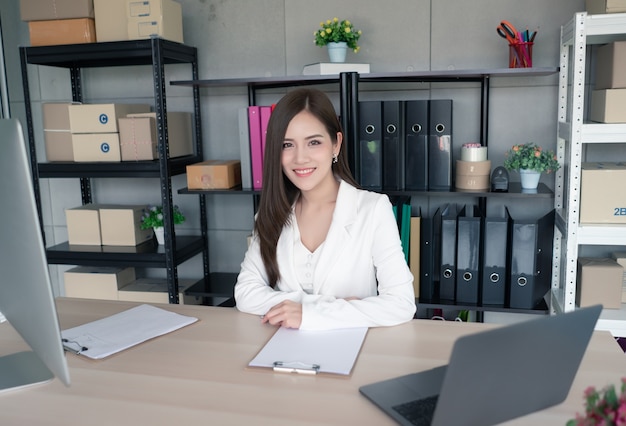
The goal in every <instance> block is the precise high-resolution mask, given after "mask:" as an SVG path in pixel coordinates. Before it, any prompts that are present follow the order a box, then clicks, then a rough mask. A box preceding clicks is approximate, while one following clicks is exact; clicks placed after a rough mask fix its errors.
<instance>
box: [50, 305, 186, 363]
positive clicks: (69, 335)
mask: <svg viewBox="0 0 626 426" xmlns="http://www.w3.org/2000/svg"><path fill="white" fill-rule="evenodd" d="M196 321H198V319H197V318H194V317H188V316H185V315H180V314H177V313H174V312H170V311H166V310H165V309H161V308H157V307H155V306H151V305H146V304H144V305H139V306H135V307H134V308H131V309H128V310H126V311H122V312H120V313H118V314H115V315H111V316H108V317H106V318H102V319H99V320H96V321H92V322H89V323H87V324H83V325H79V326H78V327H74V328H70V329H67V330H63V331H62V332H61V337H62V339H61V340H62V343H63V347H64V348H65V350H66V351H68V352H72V353H74V354H76V355H82V356H86V357H88V358H91V359H102V358H106V357H108V356H110V355H113V354H115V353H118V352H121V351H123V350H125V349H128V348H131V347H133V346H135V345H138V344H140V343H143V342H145V341H147V340H150V339H154V338H155V337H159V336H162V335H164V334H168V333H171V332H173V331H176V330H178V329H180V328H182V327H185V326H187V325H189V324H193V323H194V322H196Z"/></svg>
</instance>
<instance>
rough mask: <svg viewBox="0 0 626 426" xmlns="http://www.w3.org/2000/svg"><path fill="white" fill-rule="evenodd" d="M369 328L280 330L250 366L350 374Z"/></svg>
mask: <svg viewBox="0 0 626 426" xmlns="http://www.w3.org/2000/svg"><path fill="white" fill-rule="evenodd" d="M366 334H367V327H363V328H346V329H337V330H324V331H317V330H297V329H291V328H284V327H281V328H279V329H278V330H277V331H276V333H274V335H273V336H272V338H271V339H270V340H269V341H268V342H267V343H266V344H265V346H264V347H263V349H261V351H260V352H259V353H258V354H257V356H255V357H254V359H253V360H252V361H250V363H249V364H248V365H249V366H250V367H267V368H273V369H274V370H275V371H282V372H297V373H305V374H316V373H331V374H340V375H349V374H350V372H351V371H352V367H353V366H354V363H355V362H356V359H357V357H358V355H359V352H360V350H361V346H362V345H363V341H364V340H365V335H366Z"/></svg>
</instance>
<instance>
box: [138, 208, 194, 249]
mask: <svg viewBox="0 0 626 426" xmlns="http://www.w3.org/2000/svg"><path fill="white" fill-rule="evenodd" d="M173 214H174V225H180V224H181V223H183V222H184V221H185V216H184V215H183V214H182V213H181V211H180V209H179V208H178V206H174V208H173ZM140 227H141V229H149V228H152V229H153V230H154V234H155V235H156V237H157V241H158V242H159V244H163V243H164V238H163V207H162V206H151V207H149V208H148V209H147V210H145V211H144V214H143V216H142V219H141V226H140Z"/></svg>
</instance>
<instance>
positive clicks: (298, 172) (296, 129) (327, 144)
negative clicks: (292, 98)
mask: <svg viewBox="0 0 626 426" xmlns="http://www.w3.org/2000/svg"><path fill="white" fill-rule="evenodd" d="M341 138H342V135H341V133H338V134H337V135H336V139H337V141H336V142H335V141H334V140H333V138H331V135H329V134H328V131H327V130H326V127H325V126H324V124H323V123H322V122H321V121H320V120H319V119H318V118H317V117H315V116H314V115H313V114H311V113H310V112H309V111H306V110H304V111H302V112H300V113H298V114H297V115H296V116H294V117H293V119H292V120H291V121H290V122H289V126H288V127H287V131H286V132H285V140H284V142H283V151H282V157H281V163H282V168H283V173H284V174H285V176H287V178H288V179H289V180H290V181H291V182H292V183H293V184H294V185H295V186H296V187H297V188H298V189H300V191H302V192H308V191H312V190H314V189H318V188H323V187H325V186H326V185H330V184H333V183H334V182H335V178H334V176H333V171H332V162H333V155H334V154H338V153H339V149H340V148H341Z"/></svg>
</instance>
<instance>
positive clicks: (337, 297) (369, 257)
mask: <svg viewBox="0 0 626 426" xmlns="http://www.w3.org/2000/svg"><path fill="white" fill-rule="evenodd" d="M342 142H343V134H342V132H341V125H340V124H339V121H338V120H337V115H336V113H335V110H334V108H333V105H332V103H331V102H330V100H329V99H328V97H327V96H326V95H325V94H324V93H322V92H320V91H319V90H313V89H297V90H294V91H291V92H289V93H288V94H287V95H285V96H284V97H283V98H282V99H281V100H280V102H278V104H277V105H276V107H275V109H274V111H273V112H272V115H271V118H270V121H269V124H268V127H267V138H266V146H265V156H264V166H263V192H262V195H261V200H260V203H259V210H258V213H257V216H256V222H255V227H254V237H253V239H252V243H251V245H250V247H249V249H248V252H247V253H246V256H245V258H244V261H243V263H242V264H241V272H240V273H239V277H238V279H237V284H236V285H235V299H236V302H237V308H238V309H239V310H241V311H243V312H248V313H252V314H257V315H262V322H264V323H269V324H273V325H281V326H283V327H289V328H301V329H309V330H312V329H332V328H348V327H375V326H390V325H396V324H400V323H403V322H406V321H409V320H411V319H412V318H413V315H414V313H415V295H414V293H413V284H412V283H413V276H412V274H411V272H410V270H409V268H408V266H407V264H406V261H405V258H404V254H403V252H402V247H401V243H400V238H399V235H398V228H397V225H396V221H395V217H394V215H393V211H392V207H391V203H390V202H389V199H388V197H387V196H386V195H381V194H377V193H374V192H369V191H364V190H360V189H357V188H356V187H357V186H358V185H357V183H356V182H355V181H354V179H353V178H352V176H351V174H350V170H349V169H348V166H347V155H346V150H345V149H344V148H343V147H342Z"/></svg>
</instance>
